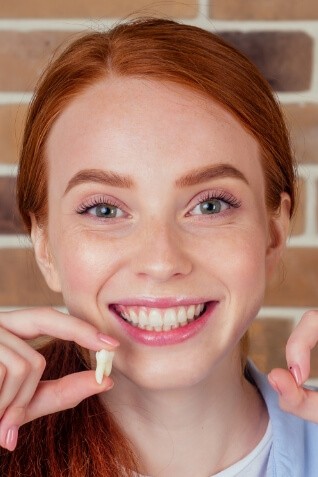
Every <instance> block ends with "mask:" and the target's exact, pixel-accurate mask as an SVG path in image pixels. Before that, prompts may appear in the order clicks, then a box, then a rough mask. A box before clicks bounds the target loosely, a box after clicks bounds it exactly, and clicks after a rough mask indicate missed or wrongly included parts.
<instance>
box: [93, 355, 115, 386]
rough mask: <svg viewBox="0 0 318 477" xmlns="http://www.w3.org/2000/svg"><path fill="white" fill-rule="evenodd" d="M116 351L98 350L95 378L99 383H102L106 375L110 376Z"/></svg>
mask: <svg viewBox="0 0 318 477" xmlns="http://www.w3.org/2000/svg"><path fill="white" fill-rule="evenodd" d="M113 357H114V351H107V350H106V349H101V350H100V351H97V352H96V371H95V378H96V381H97V382H98V384H101V383H102V381H103V377H104V376H109V375H110V373H111V370H112V364H113Z"/></svg>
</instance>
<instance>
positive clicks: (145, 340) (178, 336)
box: [111, 301, 218, 346]
mask: <svg viewBox="0 0 318 477" xmlns="http://www.w3.org/2000/svg"><path fill="white" fill-rule="evenodd" d="M217 303H218V302H216V301H214V302H210V303H208V305H207V307H206V310H205V312H204V313H203V315H202V316H200V318H197V319H196V320H194V321H191V322H190V323H189V324H188V325H185V326H179V328H175V329H173V330H170V331H148V330H142V329H141V328H138V327H137V326H132V325H130V324H129V323H127V321H125V320H123V319H122V318H121V317H120V316H118V315H117V313H116V312H115V311H113V310H111V311H112V313H113V315H115V317H116V318H117V321H118V322H119V324H120V325H121V327H122V328H123V329H124V331H125V332H126V333H127V334H128V335H129V336H130V337H131V338H132V339H133V340H134V341H137V342H138V343H142V344H145V345H148V346H167V345H174V344H178V343H182V342H183V341H186V340H188V339H190V338H192V337H193V336H195V335H197V334H198V333H200V331H201V330H202V329H203V328H204V327H205V325H206V324H207V322H208V320H209V319H210V317H211V315H212V314H213V311H214V309H215V307H216V305H217Z"/></svg>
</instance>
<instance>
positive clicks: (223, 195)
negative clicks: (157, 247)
mask: <svg viewBox="0 0 318 477" xmlns="http://www.w3.org/2000/svg"><path fill="white" fill-rule="evenodd" d="M212 199H217V200H221V201H223V202H225V203H227V204H228V205H230V206H231V207H233V208H238V207H240V206H241V202H240V201H239V200H238V199H236V198H235V197H234V196H233V195H232V194H229V193H228V192H226V191H213V192H212V191H206V192H203V193H202V194H201V196H200V197H199V199H198V201H197V203H196V205H195V206H194V207H193V208H195V207H196V206H197V205H200V204H203V203H204V202H207V201H209V200H212ZM101 204H107V205H109V206H111V207H117V208H119V209H122V206H121V204H119V203H118V202H116V200H114V199H111V198H110V197H104V196H100V197H93V198H92V199H90V200H88V201H87V202H84V203H83V204H81V205H80V206H79V207H78V208H77V209H76V213H77V214H80V215H82V214H85V213H87V211H88V210H89V209H92V208H94V207H97V206H98V205H101ZM193 208H192V209H193ZM192 209H191V210H192Z"/></svg>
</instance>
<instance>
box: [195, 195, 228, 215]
mask: <svg viewBox="0 0 318 477" xmlns="http://www.w3.org/2000/svg"><path fill="white" fill-rule="evenodd" d="M230 207H231V205H230V204H229V203H227V202H225V201H224V200H221V199H216V198H214V199H213V198H212V199H208V200H205V201H204V202H200V204H198V205H197V206H196V207H194V208H193V209H192V213H194V214H203V215H213V214H219V213H220V212H223V211H224V210H226V209H229V208H230Z"/></svg>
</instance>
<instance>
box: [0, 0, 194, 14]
mask: <svg viewBox="0 0 318 477" xmlns="http://www.w3.org/2000/svg"><path fill="white" fill-rule="evenodd" d="M197 11H198V4H197V2H196V1H195V0H183V1H182V2H150V1H149V0H116V1H114V0H89V1H87V0H54V1H49V2H45V1H43V0H28V1H27V2H24V1H21V0H11V1H9V0H2V3H1V9H0V17H2V18H95V19H99V18H103V17H111V18H115V17H127V16H128V15H131V14H134V13H137V14H141V15H148V16H150V15H151V16H155V15H166V16H175V17H181V18H193V17H195V16H196V14H197Z"/></svg>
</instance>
